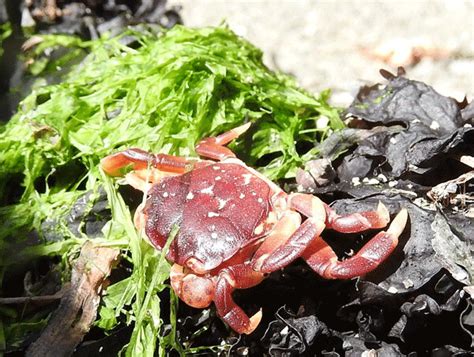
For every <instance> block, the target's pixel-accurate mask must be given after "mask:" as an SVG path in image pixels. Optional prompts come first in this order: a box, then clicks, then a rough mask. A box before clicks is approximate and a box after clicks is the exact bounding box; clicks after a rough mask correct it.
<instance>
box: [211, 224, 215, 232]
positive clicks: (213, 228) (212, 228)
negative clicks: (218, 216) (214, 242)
mask: <svg viewBox="0 0 474 357" xmlns="http://www.w3.org/2000/svg"><path fill="white" fill-rule="evenodd" d="M209 230H210V231H211V232H212V231H215V230H216V226H215V225H213V224H211V225H210V226H209Z"/></svg>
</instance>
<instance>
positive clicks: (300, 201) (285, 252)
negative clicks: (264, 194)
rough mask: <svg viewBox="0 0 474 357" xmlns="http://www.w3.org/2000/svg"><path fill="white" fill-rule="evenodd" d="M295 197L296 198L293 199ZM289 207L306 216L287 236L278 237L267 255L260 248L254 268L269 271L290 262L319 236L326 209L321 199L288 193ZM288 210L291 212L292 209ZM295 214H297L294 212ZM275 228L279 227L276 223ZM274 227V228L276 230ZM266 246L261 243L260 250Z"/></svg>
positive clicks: (322, 228)
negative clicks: (276, 242)
mask: <svg viewBox="0 0 474 357" xmlns="http://www.w3.org/2000/svg"><path fill="white" fill-rule="evenodd" d="M295 198H296V199H295ZM288 203H289V208H290V209H291V210H292V209H295V210H297V211H298V212H301V213H302V214H304V215H305V216H307V217H308V219H307V220H306V221H304V222H303V224H301V225H300V226H299V227H298V228H297V229H296V230H294V231H293V232H292V233H290V234H289V236H287V237H284V236H282V237H281V238H280V243H279V244H275V245H274V249H273V250H271V251H270V252H269V253H268V254H267V256H265V255H262V256H260V257H259V256H258V255H259V254H260V249H259V251H257V253H256V260H255V262H254V265H253V267H254V269H256V270H258V271H261V272H262V273H271V272H273V271H276V270H278V269H281V268H283V267H285V266H286V265H288V264H290V263H291V262H292V261H293V260H295V259H296V258H299V257H300V256H301V254H303V252H304V251H305V249H306V248H307V247H308V245H309V244H311V242H312V241H314V240H315V239H316V238H318V237H319V235H320V234H321V232H322V231H323V230H324V228H325V227H326V226H325V224H324V221H325V217H326V211H325V208H324V205H323V203H322V201H320V200H319V199H318V198H316V197H315V196H313V195H303V194H298V197H294V196H293V195H290V197H289V198H288ZM291 210H290V211H289V212H292V211H291ZM295 214H297V213H296V212H295ZM276 229H280V228H279V227H278V225H277V227H276ZM276 229H275V230H276ZM267 247H268V246H267V245H265V243H264V244H262V248H261V250H266V249H268V248H267Z"/></svg>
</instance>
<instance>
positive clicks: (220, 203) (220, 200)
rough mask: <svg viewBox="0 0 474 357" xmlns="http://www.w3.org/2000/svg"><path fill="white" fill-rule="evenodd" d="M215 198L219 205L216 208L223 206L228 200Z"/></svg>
mask: <svg viewBox="0 0 474 357" xmlns="http://www.w3.org/2000/svg"><path fill="white" fill-rule="evenodd" d="M217 200H218V201H219V206H218V207H217V209H223V208H224V207H225V204H226V203H227V201H228V200H223V199H222V198H217Z"/></svg>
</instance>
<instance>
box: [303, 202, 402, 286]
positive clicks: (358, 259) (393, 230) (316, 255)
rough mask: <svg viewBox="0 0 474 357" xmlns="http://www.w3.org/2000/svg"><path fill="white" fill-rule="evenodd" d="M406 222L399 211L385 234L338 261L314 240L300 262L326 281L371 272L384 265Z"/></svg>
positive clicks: (320, 241) (321, 243)
mask: <svg viewBox="0 0 474 357" xmlns="http://www.w3.org/2000/svg"><path fill="white" fill-rule="evenodd" d="M407 219H408V212H407V210H406V209H402V210H401V211H400V212H399V213H398V214H397V216H396V217H395V218H394V219H393V221H392V223H391V224H390V226H389V228H388V229H387V231H385V232H383V231H382V232H380V233H378V234H376V235H375V237H373V238H372V239H371V240H369V241H368V242H367V243H366V244H365V245H364V246H363V247H362V249H360V250H359V251H358V252H357V253H356V254H355V255H353V256H352V257H350V258H348V259H346V260H344V261H339V260H338V258H337V255H336V253H334V251H333V250H332V248H331V247H330V246H329V245H328V244H327V243H326V242H325V241H324V240H322V239H318V240H316V241H314V242H313V243H312V244H311V245H310V246H309V247H308V248H307V249H306V250H305V252H304V254H303V259H305V260H306V262H307V263H308V265H309V266H310V267H311V268H312V269H313V270H314V271H315V272H316V273H318V274H319V275H321V276H322V277H323V278H326V279H350V278H353V277H356V276H361V275H364V274H367V273H369V272H371V271H373V270H374V269H375V268H377V267H378V266H379V265H380V264H381V263H382V262H384V261H385V260H386V259H387V258H388V257H389V256H390V254H391V253H392V252H393V250H394V249H395V247H396V246H397V244H398V237H399V236H400V234H402V232H403V230H404V228H405V225H406V222H407Z"/></svg>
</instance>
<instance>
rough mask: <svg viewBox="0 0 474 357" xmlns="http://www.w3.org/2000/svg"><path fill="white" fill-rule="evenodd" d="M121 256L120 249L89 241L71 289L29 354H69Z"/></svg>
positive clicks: (88, 324) (90, 320) (86, 327)
mask: <svg viewBox="0 0 474 357" xmlns="http://www.w3.org/2000/svg"><path fill="white" fill-rule="evenodd" d="M118 255H119V250H118V249H113V248H108V247H99V246H94V244H93V243H91V242H87V243H86V244H84V246H83V247H82V249H81V254H80V256H79V258H78V259H77V260H76V262H75V263H74V266H73V270H72V276H71V286H70V289H69V290H68V291H67V292H66V293H65V294H64V296H63V297H62V298H61V302H60V304H59V307H58V308H57V310H56V311H55V312H54V314H53V316H52V317H51V319H50V320H49V322H48V325H47V326H46V328H45V329H44V330H43V332H42V333H41V335H40V337H39V338H38V339H37V340H36V341H35V342H33V343H32V344H31V345H30V346H29V348H28V350H27V351H26V356H70V355H71V354H72V353H73V351H74V349H75V347H76V346H77V345H78V344H79V343H80V342H81V341H82V339H83V338H84V335H85V334H86V333H87V332H88V331H89V329H90V327H91V325H92V323H93V322H94V320H95V318H96V315H97V307H98V306H99V302H100V295H101V292H102V288H103V284H104V282H105V279H106V278H107V276H108V275H109V274H110V271H111V270H112V266H113V264H114V262H115V261H116V259H117V257H118Z"/></svg>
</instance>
